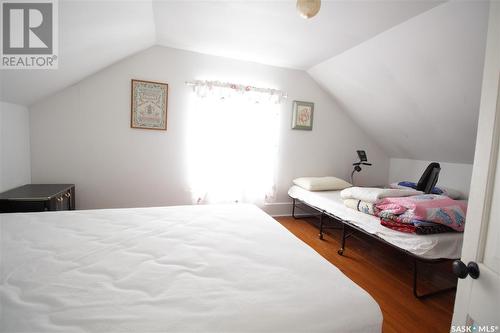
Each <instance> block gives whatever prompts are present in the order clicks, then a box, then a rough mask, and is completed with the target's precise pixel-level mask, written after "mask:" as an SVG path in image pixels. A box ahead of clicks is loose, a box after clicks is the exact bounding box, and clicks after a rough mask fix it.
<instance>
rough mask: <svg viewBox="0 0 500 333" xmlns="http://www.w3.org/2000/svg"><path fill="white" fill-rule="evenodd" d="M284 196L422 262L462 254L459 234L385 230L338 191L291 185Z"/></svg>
mask: <svg viewBox="0 0 500 333" xmlns="http://www.w3.org/2000/svg"><path fill="white" fill-rule="evenodd" d="M288 195H289V196H290V197H292V198H294V199H299V200H301V201H303V202H305V203H307V204H309V205H311V206H314V207H317V208H319V209H321V210H324V211H326V212H328V213H330V214H332V215H334V216H336V217H338V218H340V219H342V220H344V221H347V222H349V223H351V224H353V225H355V226H357V227H359V228H362V229H363V230H365V231H367V232H368V233H370V234H372V235H376V236H378V237H380V238H382V239H383V240H385V241H387V242H388V243H390V244H392V245H395V246H397V247H399V248H401V249H403V250H406V251H408V252H410V253H412V254H415V255H417V256H420V257H422V258H425V259H444V258H446V259H456V258H460V255H461V251H462V241H463V233H455V232H449V233H443V234H432V235H416V234H409V233H404V232H400V231H396V230H392V229H389V228H386V227H384V226H382V225H381V224H380V219H379V218H378V217H375V216H373V215H368V214H365V213H362V212H359V211H357V210H354V209H351V208H348V207H346V206H345V205H344V203H343V202H342V199H341V198H340V191H321V192H311V191H308V190H305V189H303V188H301V187H299V186H295V185H294V186H292V187H291V188H290V190H289V191H288Z"/></svg>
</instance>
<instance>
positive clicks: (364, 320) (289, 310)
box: [0, 204, 382, 332]
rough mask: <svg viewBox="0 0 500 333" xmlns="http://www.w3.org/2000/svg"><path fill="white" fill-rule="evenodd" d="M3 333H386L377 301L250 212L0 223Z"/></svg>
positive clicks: (121, 212) (153, 212)
mask: <svg viewBox="0 0 500 333" xmlns="http://www.w3.org/2000/svg"><path fill="white" fill-rule="evenodd" d="M0 232H1V243H0V252H1V258H0V259H1V262H0V264H1V284H0V315H1V317H0V331H1V332H132V331H134V332H380V330H381V325H382V315H381V311H380V308H379V306H378V304H377V303H376V302H375V300H374V299H373V298H372V297H370V295H369V294H368V293H367V292H365V291H364V290H363V289H361V288H360V287H359V286H357V285H356V284H355V283H354V282H352V281H351V280H350V279H349V278H347V277H346V276H345V275H344V274H343V273H342V272H340V270H339V269H337V268H336V267H335V266H334V265H332V264H330V263H329V262H328V261H326V260H325V259H324V258H323V257H321V256H320V255H318V254H317V253H316V252H315V251H314V250H313V249H311V248H310V247H309V246H307V245H306V244H305V243H303V242H301V241H300V240H299V239H297V238H295V236H294V235H292V234H291V233H290V232H289V231H287V230H286V229H285V228H284V227H283V226H281V225H280V224H279V223H277V222H276V221H275V220H273V219H272V218H271V217H270V216H268V215H266V214H265V213H264V212H263V211H261V210H260V209H259V208H257V207H255V206H253V205H243V204H233V205H213V206H212V205H207V206H178V207H161V208H138V209H109V210H87V211H66V212H43V213H27V214H0Z"/></svg>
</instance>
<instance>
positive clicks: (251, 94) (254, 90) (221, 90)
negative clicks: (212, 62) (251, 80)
mask: <svg viewBox="0 0 500 333" xmlns="http://www.w3.org/2000/svg"><path fill="white" fill-rule="evenodd" d="M186 85H187V86H190V87H192V89H193V91H194V93H196V95H198V97H201V98H206V97H212V98H218V99H226V98H231V97H233V96H244V97H247V98H248V99H249V100H251V101H253V102H255V103H260V102H266V101H267V102H272V103H275V104H282V103H285V101H286V98H287V94H286V92H284V91H281V90H278V89H271V88H259V87H254V86H248V85H243V84H237V83H229V82H220V81H201V80H196V81H190V82H186Z"/></svg>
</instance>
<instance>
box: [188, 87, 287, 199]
mask: <svg viewBox="0 0 500 333" xmlns="http://www.w3.org/2000/svg"><path fill="white" fill-rule="evenodd" d="M204 96H205V97H204V98H203V97H200V96H199V95H198V96H196V95H194V96H193V103H192V108H191V110H189V112H190V114H189V119H188V133H189V134H188V136H189V137H188V161H189V162H188V172H189V182H190V187H191V190H192V194H193V200H194V201H195V202H197V203H219V202H253V203H258V202H264V201H265V200H266V199H267V200H268V201H269V199H271V198H272V197H273V196H274V188H275V174H276V160H277V154H278V135H279V109H280V107H279V104H276V103H274V102H272V101H270V100H254V99H249V98H248V96H247V95H245V94H232V95H230V96H220V95H219V94H213V95H211V96H206V95H204Z"/></svg>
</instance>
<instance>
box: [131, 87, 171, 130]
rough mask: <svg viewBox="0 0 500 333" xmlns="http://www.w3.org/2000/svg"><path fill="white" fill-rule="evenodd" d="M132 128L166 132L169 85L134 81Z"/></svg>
mask: <svg viewBox="0 0 500 333" xmlns="http://www.w3.org/2000/svg"><path fill="white" fill-rule="evenodd" d="M131 95H132V98H131V118H130V127H132V128H143V129H155V130H166V129H167V106H168V84H166V83H161V82H153V81H143V80H132V93H131Z"/></svg>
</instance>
